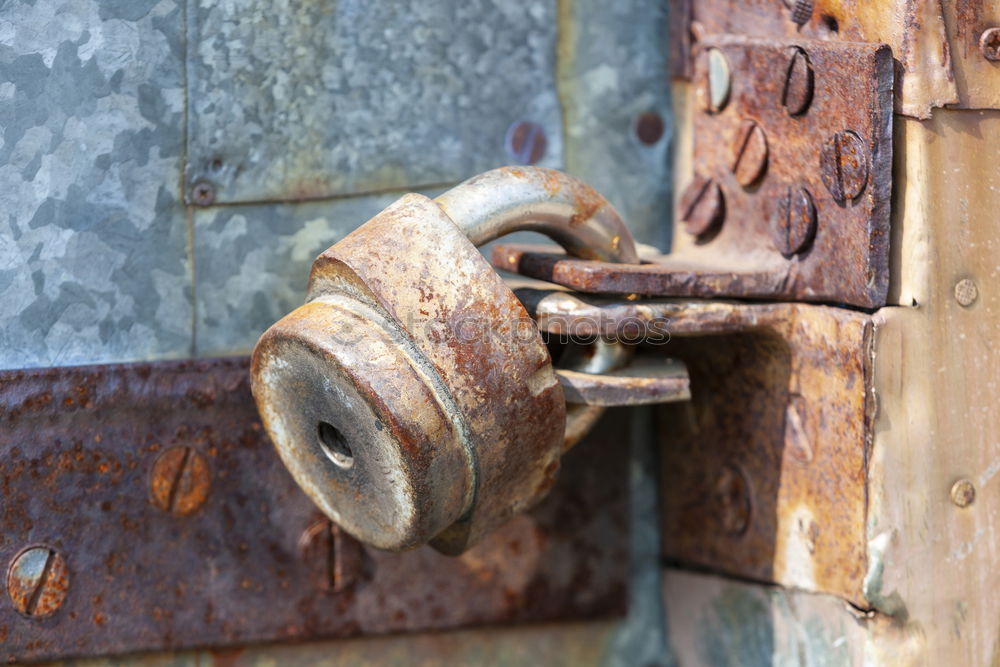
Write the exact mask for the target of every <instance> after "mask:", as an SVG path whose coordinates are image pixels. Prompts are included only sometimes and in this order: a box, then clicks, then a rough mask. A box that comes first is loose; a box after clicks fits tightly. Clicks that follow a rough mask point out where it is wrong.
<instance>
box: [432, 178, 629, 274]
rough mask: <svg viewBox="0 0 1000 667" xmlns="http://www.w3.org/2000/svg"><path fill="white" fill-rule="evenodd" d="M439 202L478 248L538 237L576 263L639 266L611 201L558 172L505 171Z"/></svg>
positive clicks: (460, 186) (475, 181)
mask: <svg viewBox="0 0 1000 667" xmlns="http://www.w3.org/2000/svg"><path fill="white" fill-rule="evenodd" d="M434 201H435V202H436V203H437V204H438V206H440V207H441V209H442V210H443V211H444V212H445V214H446V215H447V216H448V217H449V218H451V220H452V221H454V223H455V224H456V225H458V227H459V228H460V229H461V230H462V231H463V232H465V235H466V236H467V237H468V239H469V240H470V241H472V243H473V244H475V245H476V246H481V245H483V244H486V243H489V242H490V241H493V240H495V239H498V238H500V237H501V236H505V235H507V234H510V233H512V232H518V231H533V232H539V233H541V234H545V235H546V236H548V237H549V238H551V239H552V240H553V241H555V242H556V243H558V244H559V245H561V246H562V247H563V248H565V250H566V252H568V253H569V254H571V255H573V256H575V257H580V258H582V259H596V260H602V261H606V262H623V263H626V264H637V263H638V262H639V255H638V253H637V252H636V247H635V241H634V240H633V239H632V234H631V232H629V230H628V227H626V226H625V223H624V221H622V219H621V216H619V215H618V212H617V211H616V210H615V209H614V207H613V206H612V205H611V204H610V203H609V202H608V200H606V199H605V198H604V197H602V196H601V195H600V194H599V193H598V192H597V191H596V190H594V189H593V188H592V187H590V186H589V185H587V184H585V183H583V182H581V181H579V180H578V179H576V178H574V177H572V176H570V175H568V174H564V173H562V172H559V171H556V170H554V169H546V168H544V167H501V168H499V169H494V170H492V171H488V172H486V173H484V174H480V175H478V176H474V177H472V178H470V179H469V180H467V181H465V182H463V183H459V184H458V185H456V186H455V187H454V188H452V189H451V190H448V191H447V192H445V193H444V194H442V195H441V196H439V197H437V198H436V199H435V200H434Z"/></svg>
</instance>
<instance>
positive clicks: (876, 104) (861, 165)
mask: <svg viewBox="0 0 1000 667" xmlns="http://www.w3.org/2000/svg"><path fill="white" fill-rule="evenodd" d="M699 45H700V46H699V48H700V50H699V57H698V58H697V60H696V65H695V81H696V82H697V83H696V85H697V88H696V91H697V98H698V108H697V109H695V110H694V113H695V119H694V165H693V168H694V178H693V180H692V182H691V184H690V185H689V187H688V189H687V190H686V191H685V193H684V194H683V196H682V197H681V201H680V209H681V210H680V211H679V215H678V218H679V219H680V220H682V221H683V222H684V225H683V229H677V230H676V231H675V243H674V247H675V250H674V252H673V253H671V254H669V255H659V256H646V257H644V258H643V259H644V261H643V263H642V264H634V265H626V264H611V263H607V262H591V261H586V260H580V259H575V258H570V257H566V256H565V255H562V254H557V253H552V252H543V251H539V250H538V249H537V248H533V247H529V248H526V247H524V246H511V245H500V246H496V247H495V248H494V250H493V255H492V260H493V263H494V265H495V266H497V267H498V268H500V269H503V270H506V271H514V272H518V273H522V274H524V275H528V276H531V277H534V278H540V279H543V280H548V281H551V282H555V283H558V284H561V285H565V286H567V287H570V288H573V289H575V290H579V291H582V292H593V293H619V294H622V293H624V294H629V293H632V294H639V295H645V296H688V297H692V296H693V297H741V298H761V299H777V300H801V301H814V302H830V303H843V304H849V305H853V306H859V307H862V308H877V307H879V306H881V305H883V304H884V303H885V301H886V294H887V291H888V284H889V262H888V260H889V203H890V201H889V200H890V190H891V183H892V172H891V167H892V81H893V72H892V56H891V53H890V52H889V49H888V47H886V46H881V45H876V44H856V43H855V44H848V43H835V42H821V41H814V40H795V41H775V40H765V39H748V38H744V37H735V36H710V37H706V38H704V39H703V40H702V41H701V42H700V43H699Z"/></svg>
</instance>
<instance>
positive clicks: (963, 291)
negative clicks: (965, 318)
mask: <svg viewBox="0 0 1000 667" xmlns="http://www.w3.org/2000/svg"><path fill="white" fill-rule="evenodd" d="M978 298H979V288H978V287H976V283H975V282H973V281H972V280H971V279H969V278H963V279H962V280H959V281H958V282H957V283H955V300H956V301H958V303H959V305H961V306H964V307H965V308H968V307H969V306H971V305H972V304H974V303H975V302H976V299H978Z"/></svg>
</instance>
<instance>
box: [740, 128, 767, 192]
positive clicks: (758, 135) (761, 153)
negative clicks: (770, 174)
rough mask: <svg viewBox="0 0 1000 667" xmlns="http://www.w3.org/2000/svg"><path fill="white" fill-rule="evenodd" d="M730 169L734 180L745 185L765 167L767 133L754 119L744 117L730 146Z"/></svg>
mask: <svg viewBox="0 0 1000 667" xmlns="http://www.w3.org/2000/svg"><path fill="white" fill-rule="evenodd" d="M732 151H733V156H732V163H731V167H732V171H733V175H734V176H735V177H736V182H737V183H739V184H740V185H742V186H744V187H747V186H750V185H752V184H754V183H755V182H756V181H757V180H758V179H760V177H761V176H762V175H763V174H764V171H765V170H766V169H767V156H768V148H767V135H766V134H764V130H763V129H762V128H761V126H760V125H758V124H757V123H756V121H753V120H750V119H749V118H747V119H744V120H743V122H742V123H741V124H740V128H739V131H738V132H737V133H736V138H735V141H733V146H732Z"/></svg>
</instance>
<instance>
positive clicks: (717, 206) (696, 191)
mask: <svg viewBox="0 0 1000 667" xmlns="http://www.w3.org/2000/svg"><path fill="white" fill-rule="evenodd" d="M680 209H681V220H683V221H684V222H685V223H686V224H685V227H684V228H685V230H686V231H687V233H688V234H691V235H693V236H697V237H704V236H707V235H708V234H709V233H711V232H713V231H715V230H716V229H717V228H718V226H719V225H720V224H722V220H723V218H724V217H725V209H726V206H725V200H724V199H723V196H722V189H721V188H720V187H719V184H718V183H716V182H715V181H714V180H712V179H710V178H705V177H702V176H696V177H695V179H694V181H693V182H692V183H691V184H690V185H688V187H687V189H686V190H685V191H684V194H683V195H681V201H680Z"/></svg>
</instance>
